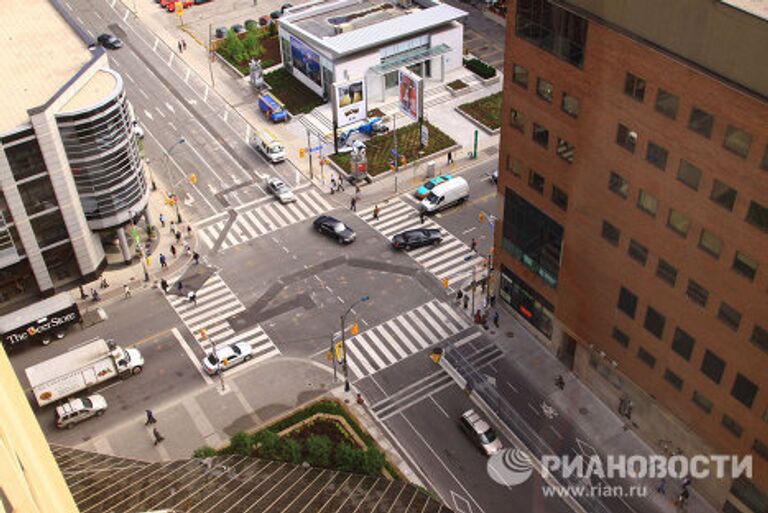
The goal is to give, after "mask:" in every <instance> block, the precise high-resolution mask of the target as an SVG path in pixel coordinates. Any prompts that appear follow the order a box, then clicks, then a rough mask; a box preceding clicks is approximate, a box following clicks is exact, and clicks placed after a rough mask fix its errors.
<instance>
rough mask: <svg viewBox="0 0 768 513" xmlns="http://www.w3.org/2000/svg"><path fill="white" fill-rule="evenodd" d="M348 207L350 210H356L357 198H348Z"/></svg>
mask: <svg viewBox="0 0 768 513" xmlns="http://www.w3.org/2000/svg"><path fill="white" fill-rule="evenodd" d="M349 209H350V210H351V211H352V212H357V198H356V197H354V196H352V199H351V200H349Z"/></svg>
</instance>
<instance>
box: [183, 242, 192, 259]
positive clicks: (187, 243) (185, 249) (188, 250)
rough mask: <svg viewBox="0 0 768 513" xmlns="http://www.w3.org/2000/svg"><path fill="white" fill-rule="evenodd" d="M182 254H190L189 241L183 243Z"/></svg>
mask: <svg viewBox="0 0 768 513" xmlns="http://www.w3.org/2000/svg"><path fill="white" fill-rule="evenodd" d="M184 254H185V255H187V256H192V246H190V245H189V242H185V243H184Z"/></svg>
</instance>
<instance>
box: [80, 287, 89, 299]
mask: <svg viewBox="0 0 768 513" xmlns="http://www.w3.org/2000/svg"><path fill="white" fill-rule="evenodd" d="M80 299H88V294H86V293H85V289H84V288H83V286H82V285H80Z"/></svg>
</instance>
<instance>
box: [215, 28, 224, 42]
mask: <svg viewBox="0 0 768 513" xmlns="http://www.w3.org/2000/svg"><path fill="white" fill-rule="evenodd" d="M225 37H227V27H219V28H217V29H216V39H224V38H225Z"/></svg>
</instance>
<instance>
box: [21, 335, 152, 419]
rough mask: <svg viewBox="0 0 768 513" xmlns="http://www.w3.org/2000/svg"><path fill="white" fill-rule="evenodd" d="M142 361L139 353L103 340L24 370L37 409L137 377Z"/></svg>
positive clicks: (97, 340) (142, 364)
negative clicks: (116, 380) (119, 379)
mask: <svg viewBox="0 0 768 513" xmlns="http://www.w3.org/2000/svg"><path fill="white" fill-rule="evenodd" d="M143 366H144V358H143V357H142V356H141V353H140V352H139V350H138V349H134V348H129V349H123V348H122V347H120V346H117V345H115V344H114V342H112V341H111V340H109V341H107V340H104V339H103V338H98V339H94V340H92V341H90V342H86V343H85V344H83V345H81V346H78V347H75V348H74V349H72V350H71V351H67V352H66V353H64V354H61V355H59V356H56V357H54V358H51V359H50V360H46V361H44V362H40V363H38V364H36V365H33V366H32V367H29V368H27V369H26V371H25V373H26V374H27V380H28V381H29V386H30V387H31V388H32V394H33V395H34V396H35V400H36V401H37V404H38V405H39V406H45V405H46V404H49V403H52V402H54V401H58V400H59V399H63V398H65V397H68V396H70V395H72V394H76V393H78V392H80V391H82V390H85V389H87V388H90V387H92V386H94V385H98V384H99V383H103V382H105V381H109V380H110V379H113V378H116V377H118V376H131V375H134V374H139V373H140V372H141V370H142V368H143Z"/></svg>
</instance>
